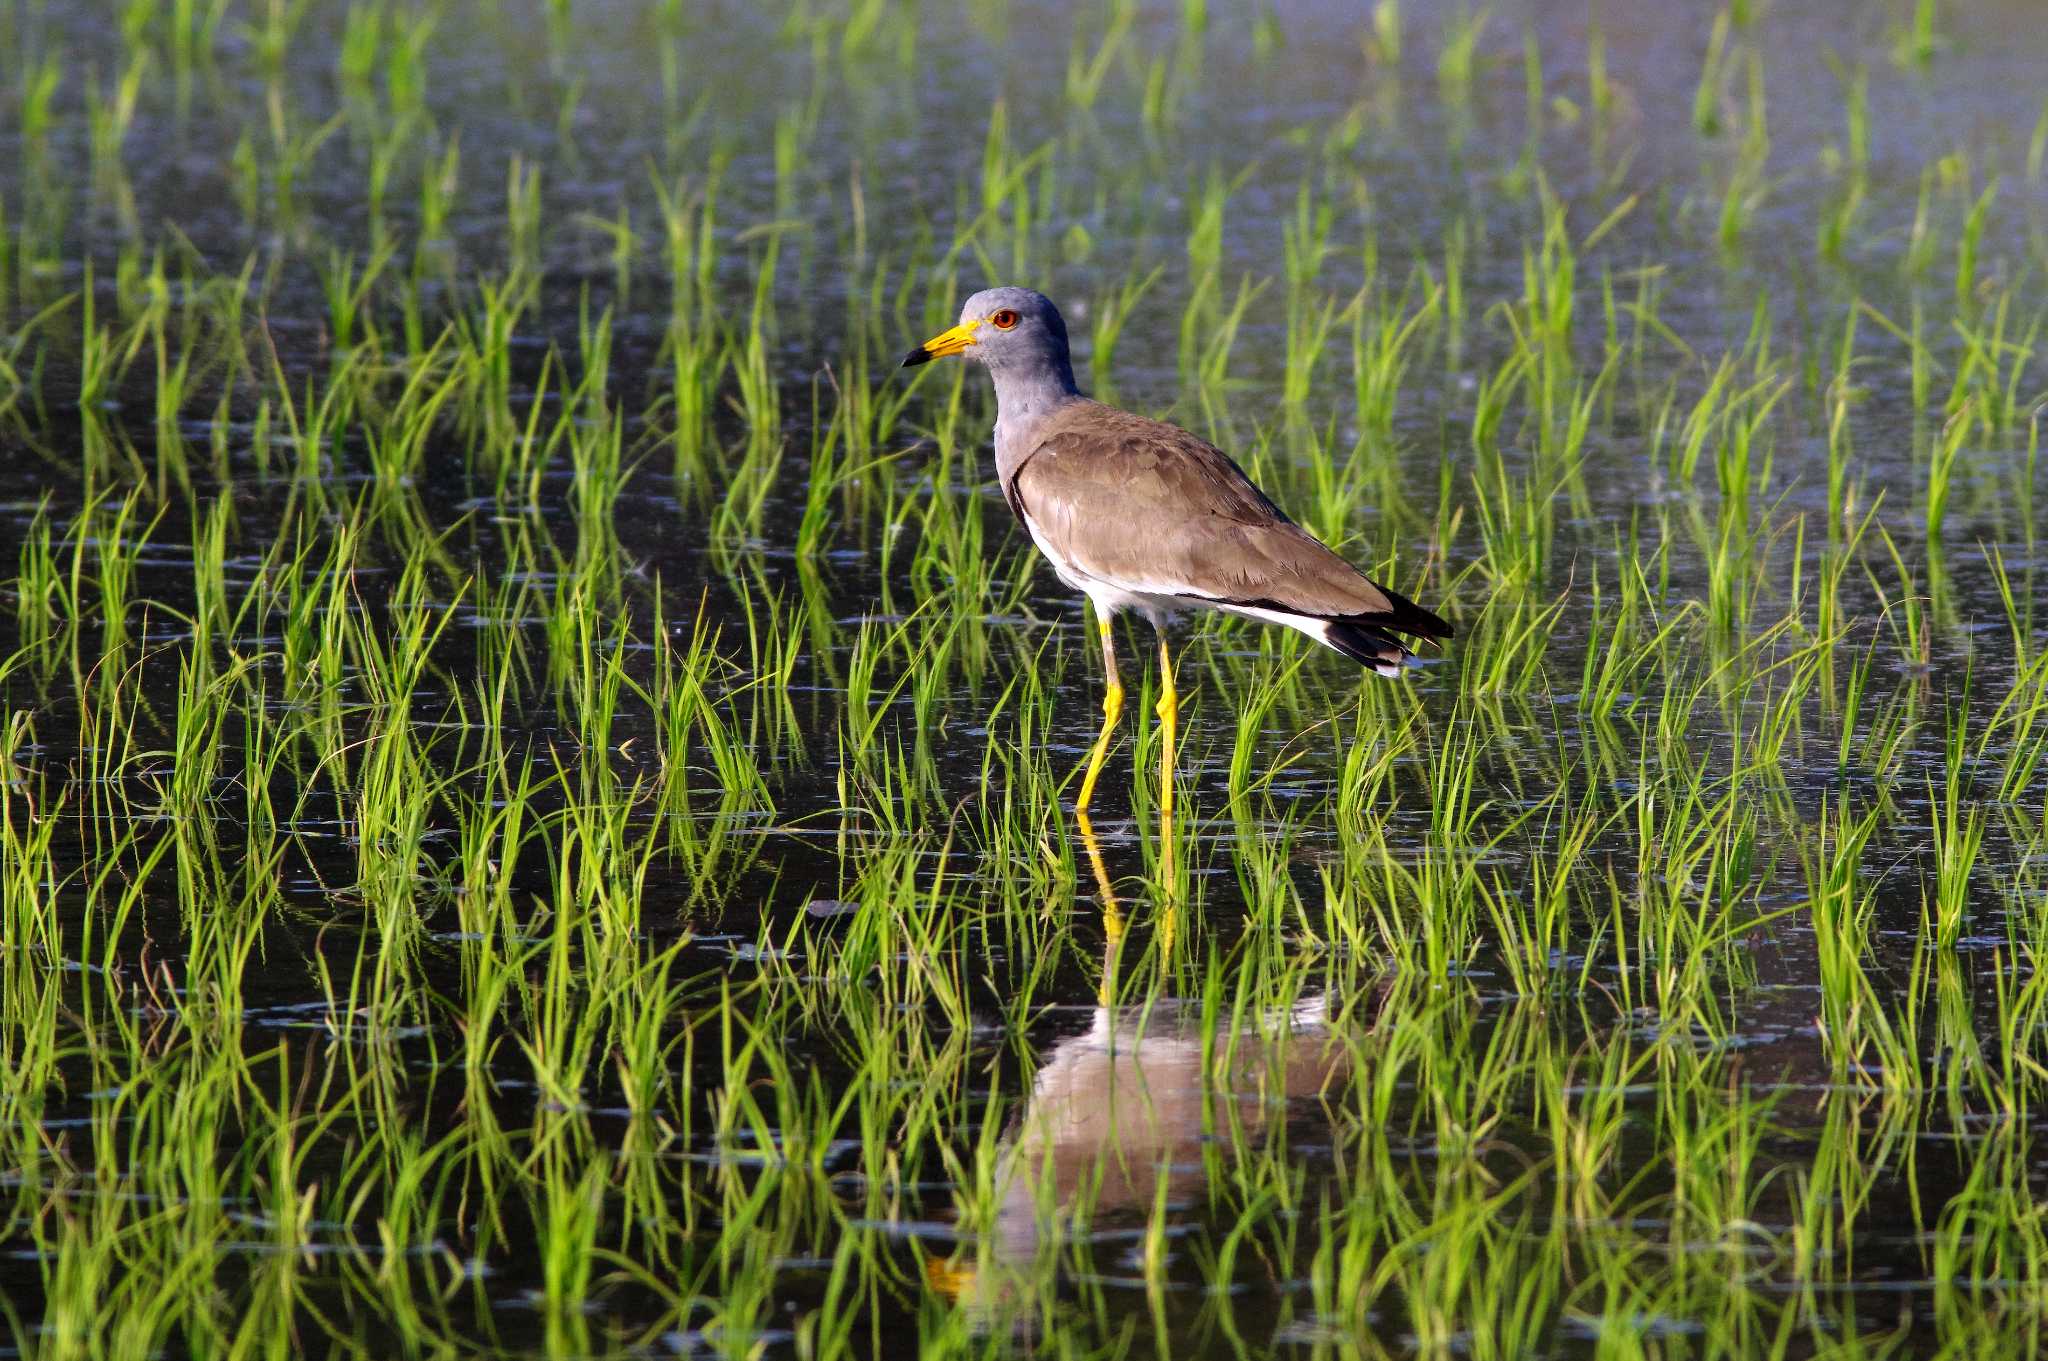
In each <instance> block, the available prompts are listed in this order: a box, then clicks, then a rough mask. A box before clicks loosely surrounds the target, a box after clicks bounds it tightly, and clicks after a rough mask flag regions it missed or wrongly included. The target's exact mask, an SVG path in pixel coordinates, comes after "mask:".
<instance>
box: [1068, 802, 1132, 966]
mask: <svg viewBox="0 0 2048 1361" xmlns="http://www.w3.org/2000/svg"><path fill="white" fill-rule="evenodd" d="M1074 821H1075V822H1076V823H1078V824H1080V829H1081V845H1082V846H1083V848H1085V849H1086V850H1087V852H1088V868H1090V869H1091V870H1093V871H1094V872H1095V889H1096V892H1097V893H1099V894H1100V895H1101V896H1102V938H1103V951H1102V987H1101V988H1100V989H1098V992H1097V995H1098V997H1099V998H1100V999H1101V1002H1102V1005H1104V1006H1108V1005H1109V1004H1110V1002H1111V1000H1112V999H1114V997H1115V996H1116V964H1117V958H1118V956H1119V955H1120V954H1121V952H1122V950H1123V943H1124V914H1123V909H1122V907H1120V906H1119V905H1118V903H1117V900H1116V890H1115V889H1113V888H1111V887H1110V883H1109V868H1108V866H1106V865H1104V864H1103V863H1102V847H1101V845H1100V844H1099V843H1098V842H1097V841H1096V840H1095V824H1094V823H1092V822H1090V821H1089V820H1088V815H1087V814H1086V813H1076V814H1075V815H1074Z"/></svg>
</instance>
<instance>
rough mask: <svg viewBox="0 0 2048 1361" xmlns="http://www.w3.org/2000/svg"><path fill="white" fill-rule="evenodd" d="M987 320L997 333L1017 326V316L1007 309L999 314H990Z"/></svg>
mask: <svg viewBox="0 0 2048 1361" xmlns="http://www.w3.org/2000/svg"><path fill="white" fill-rule="evenodd" d="M988 319H989V321H990V323H991V324H993V325H994V326H995V328H996V329H997V330H998V331H1007V330H1009V329H1010V328H1011V327H1012V326H1015V325H1016V324H1017V314H1016V313H1015V312H1012V311H1011V310H1010V309H1009V308H1007V307H1005V308H1004V309H1003V310H1002V311H1000V312H991V313H990V314H989V318H988Z"/></svg>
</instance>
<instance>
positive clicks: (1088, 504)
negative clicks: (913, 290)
mask: <svg viewBox="0 0 2048 1361" xmlns="http://www.w3.org/2000/svg"><path fill="white" fill-rule="evenodd" d="M947 355H965V356H967V357H969V358H971V359H976V360H979V361H980V362H981V363H982V364H983V365H984V366H985V367H986V368H987V369H988V372H989V376H990V377H991V378H993V379H994V380H995V385H996V432H995V433H996V476H997V478H998V479H999V480H1000V481H1001V483H1002V488H1003V496H1004V498H1005V499H1006V500H1008V501H1009V503H1010V509H1011V510H1012V511H1014V512H1016V515H1017V518H1018V519H1020V520H1022V521H1023V522H1024V528H1025V530H1026V531H1027V532H1029V533H1030V535H1031V541H1032V542H1033V543H1034V544H1036V545H1038V551H1039V552H1041V553H1043V554H1045V556H1046V558H1047V559H1048V560H1049V561H1050V562H1051V563H1052V567H1053V571H1054V572H1056V573H1058V575H1059V578H1060V580H1061V581H1063V582H1065V583H1066V584H1067V585H1069V586H1071V587H1073V588H1074V589H1075V590H1077V591H1081V592H1084V593H1085V594H1086V595H1087V596H1088V599H1089V600H1090V602H1092V603H1093V605H1094V607H1095V617H1096V621H1097V624H1098V626H1099V627H1100V629H1101V632H1102V663H1103V666H1104V668H1105V669H1106V670H1107V671H1108V678H1109V689H1108V692H1107V693H1106V694H1105V695H1104V696H1103V701H1102V735H1101V736H1100V737H1098V738H1097V739H1096V742H1095V748H1094V750H1093V751H1092V752H1091V753H1090V754H1089V757H1088V770H1087V773H1086V774H1085V775H1083V776H1082V778H1081V793H1080V797H1079V799H1078V800H1077V801H1076V805H1075V806H1076V808H1077V810H1078V811H1081V812H1083V813H1085V812H1086V811H1087V808H1088V801H1089V799H1090V798H1091V797H1093V795H1094V793H1095V781H1096V779H1097V777H1098V776H1100V775H1101V773H1102V763H1103V761H1104V760H1105V759H1107V757H1108V755H1109V743H1110V738H1111V736H1112V735H1113V734H1114V732H1115V731H1116V724H1117V719H1118V717H1119V716H1120V715H1121V714H1122V713H1123V704H1124V690H1123V685H1122V684H1121V683H1120V682H1119V680H1118V678H1117V669H1116V643H1115V638H1114V635H1113V634H1112V632H1111V629H1110V621H1111V619H1113V618H1114V617H1115V615H1116V614H1117V612H1118V611H1120V610H1135V611H1137V612H1138V613H1139V614H1141V615H1143V616H1144V617H1145V618H1146V619H1148V620H1149V621H1151V624H1152V627H1153V629H1154V630H1155V631H1156V632H1157V633H1158V635H1159V672H1160V681H1159V684H1160V696H1159V709H1158V712H1159V722H1160V731H1161V736H1162V738H1163V740H1164V749H1163V751H1162V752H1161V755H1160V771H1159V778H1160V814H1161V818H1162V821H1163V823H1164V825H1167V826H1169V827H1170V826H1171V822H1172V816H1173V752H1174V739H1175V733H1176V727H1177V723H1178V719H1179V713H1180V709H1179V700H1178V698H1177V697H1176V695H1175V692H1174V687H1173V660H1172V658H1171V656H1170V655H1169V654H1168V651H1167V645H1166V624H1167V621H1168V620H1169V619H1171V618H1172V617H1173V616H1174V615H1175V614H1177V613H1179V612H1180V611H1181V610H1185V609H1197V608H1198V609H1211V610H1223V611H1226V612H1227V613H1230V614H1238V615H1244V616H1246V617H1247V618H1251V619H1259V620H1263V621H1265V622H1266V623H1269V624H1285V625H1287V626H1288V627H1290V628H1296V629H1300V630H1301V631H1302V632H1303V633H1306V634H1307V635H1308V636H1309V637H1311V638H1313V639H1315V640H1316V641H1317V642H1319V643H1322V644H1324V645H1325V646H1327V647H1331V648H1334V649H1336V650H1337V651H1339V652H1341V653H1343V654H1344V655H1345V656H1347V657H1351V658H1354V659H1356V660H1357V661H1360V662H1363V663H1364V664H1365V665H1367V666H1369V667H1371V668H1372V669H1373V670H1374V671H1375V672H1377V673H1378V674H1380V675H1382V676H1392V675H1397V674H1399V673H1400V671H1401V670H1402V668H1403V667H1404V666H1405V665H1406V664H1407V662H1408V660H1409V657H1410V655H1411V654H1410V653H1409V651H1408V649H1407V648H1406V647H1404V646H1403V645H1402V644H1401V643H1400V642H1399V641H1398V640H1397V639H1395V638H1394V637H1393V635H1394V634H1396V633H1405V634H1412V635H1414V636H1416V637H1420V638H1429V639H1440V638H1448V637H1450V636H1451V626H1450V625H1449V624H1446V623H1445V622H1444V621H1443V620H1441V619H1439V618H1438V617H1437V616H1436V615H1434V614H1431V613H1430V612H1429V611H1428V610H1425V609H1423V608H1422V607H1421V606H1419V605H1417V604H1415V603H1414V602H1412V601H1409V600H1406V599H1403V598H1402V597H1401V596H1399V595H1396V594H1395V593H1394V592H1392V591H1390V590H1388V589H1387V588H1386V587H1384V586H1381V585H1379V584H1378V583H1377V582H1374V581H1373V580H1372V579H1371V578H1369V577H1367V576H1366V575H1365V573H1363V572H1361V571H1359V570H1358V569H1357V568H1356V567H1353V566H1352V565H1351V564H1350V563H1348V562H1346V561H1345V560H1344V559H1343V558H1341V557H1338V556H1337V554H1335V553H1334V552H1332V551H1331V550H1330V548H1329V547H1328V546H1327V545H1326V544H1324V543H1322V542H1321V541H1320V540H1318V539H1316V538H1314V537H1313V536H1311V535H1310V534H1309V533H1308V531H1307V530H1304V529H1303V528H1302V527H1301V526H1299V525H1297V524H1295V523H1294V521H1292V520H1290V519H1288V518H1287V516H1286V514H1285V513H1283V512H1282V511H1281V509H1280V508H1279V507H1278V506H1276V505H1274V504H1273V502H1272V501H1271V500H1269V499H1268V498H1267V496H1266V494H1265V493H1264V492H1262V491H1260V490H1259V489H1258V487H1256V486H1255V485H1253V483H1252V480H1251V478H1249V477H1247V476H1245V472H1244V469H1242V468H1240V467H1238V466H1237V464H1236V463H1235V462H1233V461H1232V460H1231V458H1230V456H1229V455H1228V454H1226V453H1224V452H1223V451H1222V450H1221V449H1218V448H1217V447H1216V446H1215V445H1213V444H1210V443H1209V442H1207V441H1206V440H1202V439H1197V438H1196V437H1195V436H1193V435H1191V434H1189V433H1188V432H1187V431H1185V430H1182V429H1180V428H1179V427H1178V426H1172V425H1168V424H1166V423H1165V422H1164V421H1155V420H1148V419H1147V418H1145V417H1143V416H1135V415H1132V414H1131V413H1130V412H1128V411H1119V410H1117V409H1116V408H1115V407H1112V406H1105V405H1103V404H1102V403H1101V402H1097V401H1091V400H1090V399H1089V398H1087V397H1084V396H1082V395H1081V390H1080V389H1079V388H1078V387H1076V386H1075V385H1074V365H1073V361H1072V359H1071V357H1070V356H1069V354H1068V349H1067V327H1066V323H1065V322H1063V321H1062V320H1060V314H1059V309H1058V308H1056V307H1054V306H1053V305H1052V301H1051V299H1049V298H1047V297H1045V296H1044V295H1043V294H1041V293H1035V292H1033V291H1032V290H1030V289H1028V288H990V289H985V290H983V291H982V292H980V293H976V294H975V295H974V296H973V297H971V298H969V299H968V300H967V304H966V306H964V307H962V308H961V309H960V324H959V325H957V326H955V327H953V328H952V329H951V330H948V331H945V332H942V333H941V334H939V335H936V336H933V337H932V338H931V339H930V340H927V341H926V342H925V343H924V344H922V345H920V346H918V347H917V348H916V349H914V350H912V351H911V352H910V353H909V354H908V355H907V356H905V357H904V360H903V364H904V367H905V368H908V367H910V366H911V365H913V364H924V363H928V362H929V361H931V360H934V359H940V358H943V357H945V356H947Z"/></svg>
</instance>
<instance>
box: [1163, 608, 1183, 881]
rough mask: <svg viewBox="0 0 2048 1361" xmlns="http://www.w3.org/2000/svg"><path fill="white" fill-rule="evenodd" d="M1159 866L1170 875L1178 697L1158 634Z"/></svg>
mask: <svg viewBox="0 0 2048 1361" xmlns="http://www.w3.org/2000/svg"><path fill="white" fill-rule="evenodd" d="M1157 713H1158V714H1159V863H1160V865H1161V866H1162V867H1163V869H1164V872H1165V874H1166V876H1167V882H1168V883H1169V884H1170V883H1171V882H1172V876H1173V749H1174V741H1175V738H1176V736H1177V735H1178V732H1179V729H1180V696H1179V695H1178V694H1176V693H1175V691H1174V688H1173V656H1172V654H1170V653H1169V652H1168V651H1167V649H1166V631H1165V630H1164V629H1161V630H1160V631H1159V707H1158V710H1157Z"/></svg>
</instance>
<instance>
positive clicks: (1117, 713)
mask: <svg viewBox="0 0 2048 1361" xmlns="http://www.w3.org/2000/svg"><path fill="white" fill-rule="evenodd" d="M1111 618H1112V616H1110V615H1107V614H1103V613H1101V612H1100V611H1097V613H1096V615H1095V619H1096V622H1097V623H1098V624H1099V625H1100V626H1101V628H1102V666H1103V669H1104V670H1105V671H1107V672H1108V673H1109V688H1108V689H1107V690H1105V691H1103V693H1102V735H1101V736H1100V737H1097V738H1096V739H1095V750H1094V751H1092V752H1090V753H1088V773H1087V774H1085V775H1083V776H1082V777H1081V796H1080V797H1079V798H1078V799H1076V800H1074V811H1075V812H1077V813H1085V812H1087V811H1088V800H1090V799H1091V798H1094V797H1095V781H1096V780H1097V779H1099V778H1100V777H1101V775H1102V763H1103V762H1104V761H1107V760H1108V759H1109V739H1110V738H1112V737H1114V736H1115V735H1116V721H1117V720H1118V719H1119V718H1121V717H1123V712H1124V687H1123V682H1122V681H1120V680H1118V679H1117V674H1116V634H1115V633H1114V632H1112V631H1111V629H1110V622H1109V621H1110V619H1111ZM1096 863H1097V871H1096V872H1097V874H1098V876H1099V875H1100V873H1101V869H1100V865H1101V861H1100V858H1099V857H1098V858H1097V862H1096Z"/></svg>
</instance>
